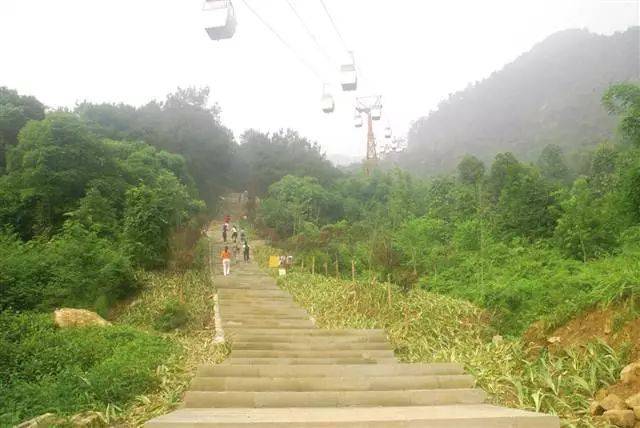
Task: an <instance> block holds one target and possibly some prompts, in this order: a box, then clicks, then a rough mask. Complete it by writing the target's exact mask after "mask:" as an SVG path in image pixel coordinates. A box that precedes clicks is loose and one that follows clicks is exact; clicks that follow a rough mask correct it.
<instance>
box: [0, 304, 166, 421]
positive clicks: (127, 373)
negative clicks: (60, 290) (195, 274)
mask: <svg viewBox="0 0 640 428" xmlns="http://www.w3.org/2000/svg"><path fill="white" fill-rule="evenodd" d="M0 341H1V343H0V379H2V382H1V383H0V396H1V397H2V400H0V425H2V426H6V425H12V424H17V423H18V422H20V421H22V420H24V419H26V418H29V417H34V416H37V415H39V414H42V413H46V412H53V413H56V414H59V415H70V414H73V413H76V412H80V411H84V410H98V411H103V410H104V409H106V408H107V407H110V406H115V407H119V406H122V405H124V404H126V403H128V402H130V401H131V400H133V399H135V397H136V396H138V395H139V394H141V393H144V392H145V391H147V390H150V389H153V388H155V387H157V386H158V385H159V384H160V382H161V379H160V378H159V377H158V376H157V375H156V369H157V367H158V366H160V365H161V364H163V362H164V361H165V360H166V359H167V358H169V357H170V356H171V355H172V354H174V353H176V352H178V346H177V345H176V344H175V343H174V342H173V341H172V340H170V339H168V338H163V337H160V336H158V335H154V334H149V333H145V332H141V331H138V330H136V329H134V328H131V327H129V326H124V325H123V326H111V327H82V328H70V329H62V330H61V329H57V328H56V327H55V325H54V323H53V317H52V315H50V314H32V313H22V314H14V313H9V312H5V313H2V315H0Z"/></svg>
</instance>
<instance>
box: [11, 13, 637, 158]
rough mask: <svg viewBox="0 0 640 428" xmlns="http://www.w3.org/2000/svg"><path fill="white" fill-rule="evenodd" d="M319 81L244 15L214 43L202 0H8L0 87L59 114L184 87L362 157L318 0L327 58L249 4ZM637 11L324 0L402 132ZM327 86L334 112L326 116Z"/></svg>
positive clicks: (233, 111) (318, 33)
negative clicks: (549, 41)
mask: <svg viewBox="0 0 640 428" xmlns="http://www.w3.org/2000/svg"><path fill="white" fill-rule="evenodd" d="M246 1H247V2H248V4H249V5H250V6H251V7H252V8H254V9H255V10H256V11H257V12H258V14H259V15H260V16H262V17H263V18H264V20H266V21H267V22H269V23H270V24H271V25H272V26H273V27H274V28H275V29H276V31H277V32H278V33H280V34H281V35H282V36H283V37H284V38H285V39H286V40H287V42H288V43H290V44H291V45H292V46H293V47H294V49H295V50H296V51H297V52H298V55H299V56H300V57H302V58H303V59H304V61H306V62H307V63H309V64H311V66H312V67H313V68H314V69H315V70H316V73H317V74H319V76H320V78H318V77H316V76H315V75H314V72H312V71H310V70H309V69H308V68H307V67H305V65H303V64H302V63H301V62H300V60H299V59H298V58H296V56H295V55H294V54H292V53H291V51H290V50H289V49H287V48H286V47H285V46H284V45H283V44H282V43H281V42H280V41H279V40H278V39H277V38H276V37H275V36H274V34H273V33H271V32H270V31H269V30H268V29H267V28H266V27H265V26H264V25H263V24H262V23H261V22H260V21H259V20H258V19H257V18H256V17H255V16H254V15H253V14H252V13H251V12H250V11H249V9H248V8H247V7H246V5H245V3H244V1H243V0H234V5H235V9H236V14H237V16H238V27H237V31H236V35H235V36H234V38H233V39H231V40H225V41H221V42H213V41H211V40H209V39H208V37H207V35H206V34H205V32H204V30H203V21H202V18H203V17H202V14H201V5H202V2H201V0H108V1H105V0H101V1H98V0H57V1H54V0H0V85H6V86H9V87H11V88H15V89H17V90H18V91H19V92H21V93H26V94H32V95H35V96H37V97H38V98H39V99H40V100H41V101H43V102H44V103H45V104H47V105H48V106H51V107H56V106H70V107H72V106H73V105H74V104H75V103H76V102H78V101H82V100H85V99H86V100H89V101H94V102H102V101H107V102H125V103H130V104H135V105H140V104H144V103H146V102H148V101H149V100H151V99H163V98H164V96H165V95H166V94H167V93H168V92H170V91H172V90H174V89H175V88H176V87H178V86H183V87H184V86H189V85H196V86H204V85H207V86H210V87H211V91H212V100H213V101H216V102H218V103H219V104H220V107H221V108H222V120H223V122H224V124H225V125H226V126H228V127H230V128H231V129H232V130H233V131H234V133H235V135H236V136H239V135H240V134H241V133H242V131H243V130H244V129H246V128H249V127H253V128H257V129H260V130H263V131H269V130H277V129H278V128H287V127H290V128H295V129H297V130H299V131H300V132H301V133H302V134H304V135H306V136H308V137H310V138H312V139H314V140H317V141H319V142H320V143H321V144H322V146H323V147H324V148H325V150H326V151H327V153H329V154H334V153H342V154H347V155H360V156H364V150H365V138H366V136H365V129H364V128H361V129H356V128H353V125H352V121H353V94H352V93H341V92H340V91H339V86H338V84H337V72H336V71H337V68H338V64H339V62H340V61H342V59H343V58H344V56H345V50H344V48H343V47H342V45H341V43H340V40H339V39H338V37H337V35H336V33H335V32H334V30H333V28H332V26H331V24H330V22H329V20H328V19H327V16H326V15H325V14H324V11H323V9H322V6H321V3H320V1H319V0H289V1H290V2H291V3H292V4H293V6H294V7H295V9H296V10H297V12H298V13H299V15H300V16H301V17H302V18H303V20H304V21H305V22H306V24H307V26H308V27H309V29H310V30H311V32H312V33H313V34H314V35H315V37H316V38H317V39H318V41H319V42H320V44H321V45H322V47H323V50H324V51H326V53H328V55H329V57H330V59H331V63H329V61H328V60H327V59H326V58H325V55H323V54H322V53H321V51H320V50H319V49H318V48H317V47H316V45H315V44H314V43H313V42H312V40H311V39H310V38H309V37H308V35H307V33H306V32H305V30H304V27H303V26H302V25H301V24H300V21H299V20H298V19H297V17H296V15H295V14H294V13H293V11H292V10H291V8H290V6H289V4H288V2H287V0H246ZM639 1H640V0H630V1H625V0H583V1H580V0H535V1H518V0H482V1H480V0H456V1H448V0H438V1H434V0H394V1H389V0H386V1H382V0H325V3H326V5H327V7H328V8H329V10H330V12H331V14H332V16H333V17H334V19H335V21H336V23H337V26H338V28H339V30H340V32H341V33H342V36H343V37H344V39H345V41H346V43H347V45H348V47H349V49H351V50H353V51H354V52H355V57H356V62H357V64H358V66H359V68H360V69H361V71H362V73H363V76H361V77H362V78H361V85H360V90H359V91H358V94H359V95H369V94H374V93H375V94H381V95H383V97H384V98H383V100H384V109H383V118H382V120H381V121H380V122H379V123H378V124H377V129H376V132H377V135H378V136H379V139H382V129H383V127H384V126H385V125H387V124H389V125H390V126H392V128H393V130H394V134H396V135H398V136H401V135H404V134H406V132H407V129H408V127H409V124H410V123H411V121H413V120H415V119H417V118H418V117H420V116H422V115H426V114H427V113H428V112H429V110H431V109H433V108H435V107H436V105H437V104H438V102H439V101H440V100H441V99H443V98H444V97H446V96H447V94H448V93H450V92H453V91H456V90H459V89H463V88H464V87H465V86H466V85H467V84H468V83H470V82H474V81H476V80H480V79H482V78H484V77H486V76H488V75H489V74H490V73H491V72H492V71H494V70H497V69H500V68H501V67H502V66H503V65H505V64H506V63H508V62H511V61H513V60H514V59H515V58H516V57H517V56H518V55H520V54H521V53H523V52H525V51H527V50H529V49H530V48H531V47H532V46H533V45H534V44H536V43H537V42H540V41H541V40H542V39H544V38H545V37H546V36H548V35H550V34H551V33H553V32H555V31H558V30H562V29H567V28H585V27H586V28H588V29H590V30H591V31H594V32H597V33H605V34H610V33H612V32H614V31H620V30H624V29H626V28H627V27H629V26H631V25H638V24H639V23H640V16H639ZM323 81H326V82H329V83H330V84H331V86H330V90H331V92H332V93H333V94H334V97H335V99H336V110H335V113H333V114H332V115H325V114H324V113H322V111H321V110H320V103H319V101H320V96H321V94H322V89H323Z"/></svg>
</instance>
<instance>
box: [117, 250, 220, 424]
mask: <svg viewBox="0 0 640 428" xmlns="http://www.w3.org/2000/svg"><path fill="white" fill-rule="evenodd" d="M206 266H207V263H203V264H202V266H200V267H199V268H198V269H193V270H187V271H182V272H173V271H163V272H144V273H141V274H140V281H141V282H142V283H143V284H144V286H143V288H142V291H141V292H140V293H139V294H138V295H137V296H136V298H135V300H133V301H132V302H130V303H129V304H128V305H126V307H125V308H122V309H121V310H120V311H119V313H118V314H117V315H116V322H117V323H119V324H127V325H133V326H135V327H136V328H138V329H140V330H145V331H148V332H156V331H158V330H161V331H168V333H165V334H163V336H164V337H167V338H169V339H170V340H171V341H172V342H174V343H175V344H176V345H177V346H178V347H179V348H180V349H181V352H179V353H176V354H174V356H173V357H172V358H170V359H169V360H167V361H166V362H165V363H164V365H162V366H161V367H159V371H158V376H159V377H160V378H161V384H160V386H159V387H158V388H156V389H152V390H149V391H147V393H146V394H144V395H141V396H139V397H138V398H137V399H136V400H135V401H134V402H132V403H130V404H129V405H128V406H127V407H126V408H124V409H123V410H122V412H119V413H118V414H116V415H114V416H112V417H111V421H112V422H113V423H118V424H121V425H124V426H128V427H129V426H131V427H136V426H142V424H144V422H146V421H147V420H149V419H151V418H153V417H156V416H160V415H162V414H165V413H167V412H169V411H171V410H173V409H175V408H176V407H178V406H179V404H180V403H181V401H182V396H183V393H184V391H185V390H186V388H187V387H188V385H189V382H190V381H191V378H192V377H193V375H194V373H195V369H196V367H197V366H198V365H199V364H217V363H219V362H220V361H222V360H223V359H224V358H226V356H227V354H228V352H229V349H228V348H227V346H225V345H219V344H215V343H214V342H213V337H214V333H215V331H214V309H213V295H214V293H215V289H214V286H213V285H212V283H211V280H210V276H209V271H208V269H206Z"/></svg>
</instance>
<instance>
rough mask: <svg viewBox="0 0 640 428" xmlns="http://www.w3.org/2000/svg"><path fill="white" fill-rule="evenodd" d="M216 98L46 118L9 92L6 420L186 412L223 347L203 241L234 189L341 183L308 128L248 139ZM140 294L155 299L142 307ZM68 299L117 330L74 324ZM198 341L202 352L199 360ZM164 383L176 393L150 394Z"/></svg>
mask: <svg viewBox="0 0 640 428" xmlns="http://www.w3.org/2000/svg"><path fill="white" fill-rule="evenodd" d="M208 97H209V90H208V89H207V88H204V89H195V88H187V89H178V90H177V91H176V92H174V93H171V94H169V95H168V96H167V97H166V99H165V100H164V101H152V102H149V103H148V104H146V105H143V106H141V107H133V106H129V105H125V104H91V103H88V102H85V103H82V104H80V105H78V106H76V107H75V109H73V110H64V109H61V110H59V111H47V109H46V107H45V106H44V105H43V104H42V103H41V102H40V101H38V100H37V99H36V98H35V97H33V96H30V95H29V96H27V95H23V94H19V93H17V92H16V91H15V90H11V89H8V88H5V87H0V397H2V399H0V425H1V426H12V425H13V424H17V423H19V422H21V421H23V420H25V419H27V418H30V417H34V416H37V415H39V414H42V413H45V412H53V413H54V414H55V415H58V416H63V417H66V416H70V415H73V414H75V413H78V412H81V411H87V410H93V411H98V412H99V418H100V419H101V420H103V422H105V421H106V422H113V421H118V424H123V425H121V426H132V425H133V426H137V425H138V423H137V422H135V423H134V422H131V423H130V421H129V420H127V421H126V422H123V421H122V420H123V419H127V418H129V417H133V418H134V419H135V420H136V421H137V420H138V419H142V420H143V421H144V420H146V419H148V417H146V418H145V416H144V415H143V416H142V417H141V416H140V415H136V412H137V410H136V406H143V407H144V406H145V405H148V406H150V407H152V408H153V409H154V411H159V410H160V411H161V409H162V406H171V405H175V402H176V401H179V399H180V392H179V388H181V387H184V385H185V381H184V380H183V379H182V378H181V376H184V371H185V370H186V366H187V365H188V364H192V363H188V361H191V360H190V358H196V359H199V358H200V354H199V352H202V350H205V351H207V354H208V357H207V358H213V357H214V356H218V357H219V356H222V355H223V348H221V350H220V351H219V352H218V350H217V349H209V347H211V346H212V344H211V341H210V338H209V336H208V335H207V332H206V330H204V331H203V328H204V329H206V328H210V317H211V299H210V294H211V284H210V281H209V276H208V275H207V274H205V270H204V269H205V267H206V266H208V263H207V257H208V254H207V249H208V248H209V247H208V244H207V241H206V238H203V236H202V229H203V228H204V227H207V224H208V222H209V220H210V219H211V218H212V216H215V215H218V214H219V209H220V205H221V203H220V202H221V201H222V200H223V199H222V195H224V194H226V193H228V192H230V191H233V190H234V189H235V190H244V189H248V190H249V193H250V195H251V196H252V197H253V196H259V197H261V196H262V195H263V194H264V193H265V192H266V189H267V187H268V186H269V184H271V183H272V182H274V181H277V180H280V179H281V178H282V177H284V176H285V175H287V174H298V175H303V174H305V175H311V176H314V177H316V178H317V179H319V180H321V181H322V182H324V183H326V182H328V180H329V179H330V178H335V177H336V172H337V171H336V170H335V168H334V167H333V166H331V164H330V163H329V162H328V161H327V160H326V159H325V158H324V156H323V155H322V154H321V153H320V148H319V146H318V145H317V144H313V143H311V142H310V141H309V140H307V139H305V138H304V137H302V136H300V135H299V134H298V133H296V132H295V131H292V130H287V131H284V130H283V131H280V132H277V133H275V134H273V135H271V134H263V133H260V132H257V131H251V130H250V131H247V132H246V133H245V134H244V135H243V137H242V141H241V142H242V144H240V145H239V144H237V143H236V142H235V141H234V138H233V135H232V134H231V132H230V131H229V130H228V129H227V128H226V127H225V126H224V125H223V124H222V123H221V122H220V119H219V116H218V113H219V109H218V107H217V106H215V105H214V106H211V105H210V104H209V100H208ZM235 220H237V219H235ZM133 299H136V300H135V301H136V302H138V303H139V302H140V301H143V303H140V304H139V305H137V306H135V305H133V304H132V305H131V306H128V302H131V300H133ZM123 307H126V308H127V309H126V310H124V313H123V315H122V316H120V317H119V316H118V314H119V313H120V312H123V309H122V308H123ZM57 308H73V309H88V310H91V311H95V312H97V313H98V314H100V315H102V316H103V317H106V318H108V319H109V320H111V321H112V322H113V323H114V324H115V325H114V326H112V327H110V328H108V329H104V328H101V327H97V328H96V327H93V328H92V327H87V328H72V329H60V328H58V327H57V326H56V325H54V322H53V314H52V312H53V311H54V310H55V309H57ZM162 335H164V337H163V336H162ZM186 347H194V348H196V351H195V352H193V351H190V352H189V353H188V355H187V356H185V348H186ZM209 351H210V352H209ZM185 361H187V362H185ZM169 362H171V364H172V365H171V366H170V368H167V367H166V366H165V364H169ZM195 362H201V360H198V361H195ZM195 362H193V364H195ZM159 367H163V369H162V370H160V369H159ZM160 384H162V385H164V387H165V388H166V391H165V392H166V396H159V397H156V402H154V403H151V400H150V399H148V398H146V396H145V399H144V400H146V401H144V400H143V401H141V402H138V401H136V400H138V399H139V398H140V397H141V396H142V395H141V394H147V393H157V391H158V386H159V385H160ZM140 403H142V404H140ZM130 413H131V414H133V415H132V416H131V415H130ZM128 415H129V416H128ZM94 416H95V414H94ZM56 420H58V419H56ZM114 423H115V422H114ZM60 424H62V425H64V426H66V425H65V424H66V422H64V419H62V422H60ZM53 425H58V422H56V423H55V424H53Z"/></svg>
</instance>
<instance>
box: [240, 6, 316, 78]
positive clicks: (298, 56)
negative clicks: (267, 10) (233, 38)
mask: <svg viewBox="0 0 640 428" xmlns="http://www.w3.org/2000/svg"><path fill="white" fill-rule="evenodd" d="M242 2H243V3H244V5H245V6H246V7H247V9H249V10H250V11H251V13H253V14H254V15H255V16H256V18H258V20H259V21H260V22H262V24H263V25H264V26H265V27H267V28H268V29H269V31H271V32H272V33H273V34H274V35H275V36H276V37H277V38H278V40H280V42H281V43H282V44H283V45H285V46H286V47H287V48H288V49H289V50H290V51H291V52H292V53H293V55H294V56H295V57H296V58H297V59H298V61H300V62H301V63H302V64H304V65H305V66H306V67H307V68H308V69H309V70H310V71H311V72H312V73H313V74H314V76H316V78H317V79H318V80H319V81H321V82H322V81H323V79H322V77H321V76H320V73H318V71H317V70H316V69H315V67H313V65H311V64H310V63H309V62H308V61H307V60H306V59H304V58H303V57H302V56H301V55H300V54H298V51H296V49H295V48H294V47H293V46H291V44H289V42H287V41H286V39H285V38H284V37H282V36H281V35H280V33H278V32H277V31H276V30H275V28H273V27H272V26H271V25H270V24H269V23H268V22H267V21H266V20H265V19H264V18H262V16H260V14H259V13H258V12H257V11H256V10H255V9H254V8H253V7H251V6H250V5H249V3H248V2H247V0H242Z"/></svg>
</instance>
